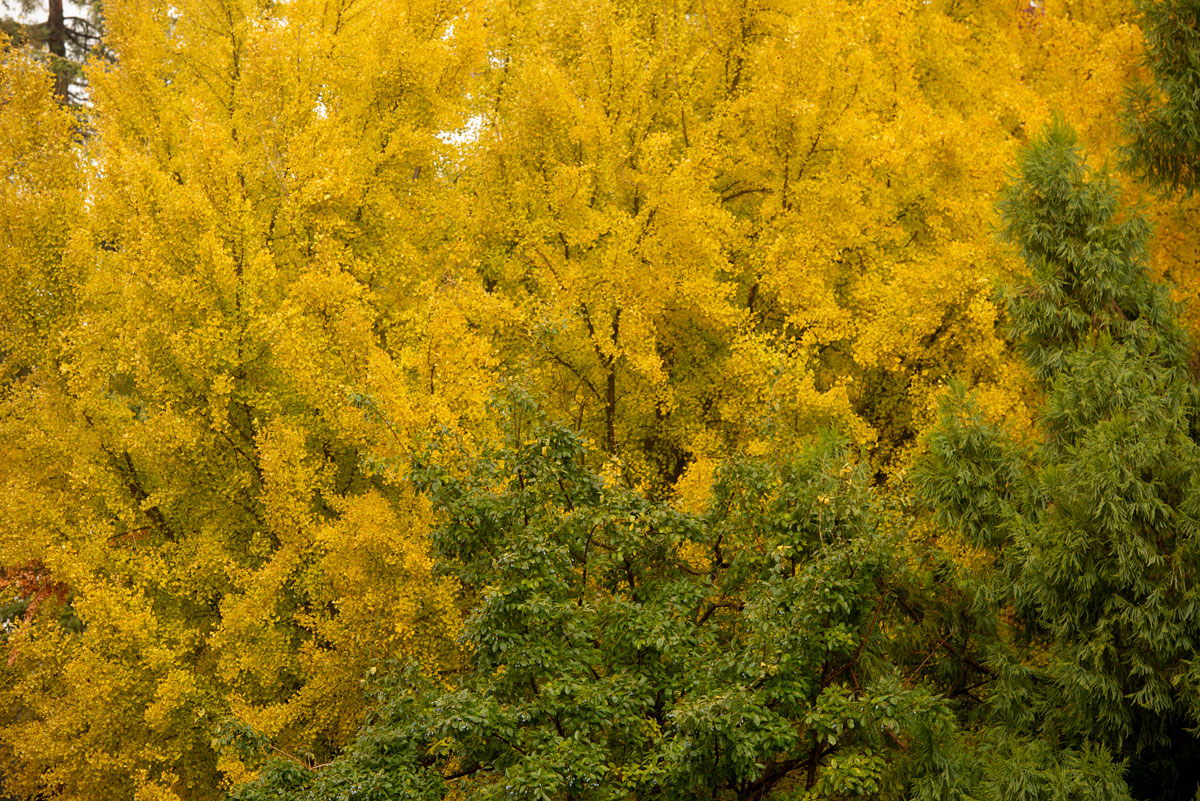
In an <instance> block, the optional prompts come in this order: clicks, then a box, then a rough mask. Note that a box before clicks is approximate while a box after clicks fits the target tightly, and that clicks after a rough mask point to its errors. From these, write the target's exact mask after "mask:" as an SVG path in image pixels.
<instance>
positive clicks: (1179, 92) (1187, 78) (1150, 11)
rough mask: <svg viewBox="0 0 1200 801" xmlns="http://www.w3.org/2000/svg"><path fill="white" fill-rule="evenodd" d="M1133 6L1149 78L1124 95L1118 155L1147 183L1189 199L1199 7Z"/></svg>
mask: <svg viewBox="0 0 1200 801" xmlns="http://www.w3.org/2000/svg"><path fill="white" fill-rule="evenodd" d="M1139 5H1140V7H1141V24H1142V30H1143V31H1144V33H1145V39H1146V54H1145V66H1146V68H1147V69H1148V71H1149V73H1150V74H1149V79H1148V80H1144V81H1138V82H1135V83H1134V84H1133V85H1132V86H1131V87H1130V88H1129V91H1128V92H1127V94H1126V98H1125V115H1124V127H1125V135H1126V137H1127V139H1128V144H1127V146H1126V148H1125V153H1124V155H1125V158H1126V161H1127V163H1128V164H1129V166H1130V167H1132V168H1133V169H1134V171H1136V172H1137V173H1139V174H1140V175H1141V176H1142V177H1144V178H1145V179H1146V180H1147V181H1148V182H1149V183H1150V184H1151V185H1153V186H1155V187H1157V188H1159V189H1163V190H1166V191H1175V190H1182V191H1184V192H1186V193H1187V194H1189V195H1190V194H1191V193H1192V192H1194V191H1195V190H1196V188H1197V186H1200V107H1197V104H1196V97H1197V94H1198V93H1200V3H1198V2H1196V0H1142V2H1141V3H1140V4H1139Z"/></svg>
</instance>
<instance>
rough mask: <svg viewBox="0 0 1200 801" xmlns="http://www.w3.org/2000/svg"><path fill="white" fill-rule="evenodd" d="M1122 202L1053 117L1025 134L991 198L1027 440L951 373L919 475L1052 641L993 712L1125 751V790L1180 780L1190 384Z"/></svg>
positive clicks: (1186, 647) (1196, 565)
mask: <svg viewBox="0 0 1200 801" xmlns="http://www.w3.org/2000/svg"><path fill="white" fill-rule="evenodd" d="M1116 204H1117V199H1116V190H1115V187H1114V185H1113V183H1112V182H1111V180H1109V179H1108V178H1107V177H1106V176H1104V175H1103V174H1094V173H1091V172H1089V171H1088V169H1087V168H1086V167H1085V165H1084V158H1083V155H1082V154H1081V152H1080V150H1079V148H1078V147H1077V146H1076V144H1075V142H1074V139H1073V136H1072V135H1071V133H1070V131H1069V130H1067V129H1066V128H1065V127H1064V126H1062V125H1057V126H1053V127H1051V128H1050V129H1049V130H1048V131H1047V132H1045V133H1044V134H1043V135H1042V136H1041V137H1040V138H1039V139H1038V140H1037V141H1036V142H1035V143H1034V144H1033V146H1032V147H1031V148H1030V149H1029V151H1028V152H1027V153H1026V154H1025V156H1024V159H1023V162H1022V170H1021V176H1020V179H1019V182H1018V183H1017V184H1016V185H1015V186H1014V187H1012V189H1010V191H1009V192H1008V194H1007V196H1006V199H1005V201H1004V204H1003V207H1002V208H1003V213H1004V223H1005V233H1006V235H1007V236H1008V237H1009V238H1010V239H1011V240H1012V241H1014V242H1015V243H1017V245H1018V247H1019V248H1020V249H1021V252H1022V255H1023V256H1024V257H1025V258H1026V260H1027V264H1028V266H1029V270H1030V281H1029V283H1028V284H1026V285H1025V286H1024V287H1021V288H1020V289H1018V290H1015V291H1012V292H1009V293H1007V298H1006V299H1007V305H1008V313H1009V316H1010V318H1011V321H1012V328H1013V331H1014V332H1015V335H1016V338H1017V347H1018V348H1019V349H1020V350H1021V352H1022V353H1023V354H1024V355H1025V356H1026V359H1027V360H1028V362H1029V365H1030V367H1031V369H1033V370H1034V372H1035V373H1036V374H1037V375H1038V377H1039V378H1041V379H1042V380H1043V382H1044V385H1045V389H1046V393H1047V395H1046V403H1045V408H1044V411H1043V413H1042V416H1041V420H1040V426H1039V434H1040V441H1039V442H1038V443H1037V444H1036V445H1035V446H1033V447H1030V448H1024V447H1022V446H1021V445H1019V444H1018V443H1017V442H1016V441H1015V440H1014V439H1012V438H1010V437H1008V436H1007V435H1006V433H1005V431H1004V430H1003V429H1001V428H999V427H997V426H994V425H989V424H988V423H987V422H986V421H985V420H984V419H983V416H982V415H981V413H980V411H979V409H978V408H977V406H976V405H975V404H974V403H973V401H972V400H971V399H970V398H969V397H968V396H966V395H965V394H964V393H962V392H959V393H956V394H954V395H952V397H951V399H950V401H949V402H948V403H947V404H946V407H945V409H944V416H943V422H942V424H941V427H940V428H939V429H938V431H937V433H936V434H935V435H934V436H933V437H932V438H931V441H930V445H931V456H930V459H929V460H928V462H927V463H926V465H925V467H924V471H923V474H922V476H921V478H920V482H919V483H920V484H921V486H922V489H923V492H924V495H925V497H926V500H927V502H928V504H929V505H930V506H931V507H932V508H933V509H935V510H936V511H937V514H938V516H939V517H940V518H941V519H942V521H943V522H945V523H949V524H951V525H954V526H956V527H958V528H959V529H960V530H961V531H963V532H964V533H965V534H967V535H968V536H970V537H971V538H972V539H973V541H974V543H975V544H977V545H978V546H980V547H983V548H986V549H988V550H989V551H990V552H991V553H993V554H994V555H995V558H996V570H995V571H994V579H995V586H996V588H997V597H998V598H1000V599H1001V600H1000V603H1001V604H1002V605H1004V604H1009V603H1011V604H1012V606H1013V607H1014V609H1015V611H1016V613H1017V618H1018V621H1019V623H1020V634H1021V635H1023V637H1024V638H1026V639H1027V640H1029V641H1031V642H1033V643H1034V644H1035V645H1037V644H1041V645H1042V646H1044V647H1045V648H1046V649H1047V650H1046V651H1045V652H1044V653H1043V654H1042V655H1043V656H1044V657H1045V658H1044V659H1043V660H1041V661H1042V664H1038V660H1037V659H1033V660H1032V661H1028V662H1027V663H1026V664H1025V665H1023V666H1019V667H1018V666H1015V665H1014V666H1012V669H1011V670H1009V671H1006V672H1005V674H1004V678H1003V680H1002V681H1001V682H1000V686H999V687H998V688H997V690H996V694H995V697H994V699H993V700H994V707H995V709H996V710H997V712H999V713H1000V715H1001V718H1003V719H1004V720H1006V722H1007V723H1008V724H1009V725H1012V726H1014V727H1016V729H1018V730H1025V731H1030V732H1035V731H1036V732H1041V733H1042V735H1043V736H1045V737H1047V738H1048V739H1049V740H1050V741H1051V742H1056V743H1086V742H1098V743H1103V744H1106V745H1107V746H1108V747H1110V748H1112V749H1113V751H1114V753H1115V754H1117V755H1119V756H1120V757H1121V758H1123V759H1127V760H1128V761H1129V765H1130V773H1129V779H1130V783H1131V786H1132V788H1133V790H1134V793H1135V795H1136V796H1137V797H1147V798H1164V799H1168V798H1175V799H1190V798H1192V797H1193V795H1194V794H1195V792H1196V790H1197V778H1198V774H1197V772H1196V771H1197V767H1196V766H1197V765H1198V764H1200V747H1198V746H1200V743H1198V741H1197V740H1196V739H1195V736H1194V734H1192V733H1191V732H1190V731H1189V730H1190V729H1192V728H1193V727H1194V726H1195V725H1196V723H1197V721H1198V720H1200V719H1198V718H1197V716H1196V713H1197V711H1198V710H1197V705H1196V703H1195V701H1194V693H1193V690H1192V688H1193V687H1194V686H1195V684H1194V681H1195V668H1194V667H1193V658H1194V654H1195V649H1196V645H1197V643H1198V642H1200V615H1198V614H1197V613H1198V612H1200V606H1198V603H1200V553H1198V552H1197V548H1198V546H1200V494H1198V490H1200V449H1198V447H1197V441H1196V431H1197V428H1196V420H1197V407H1196V398H1197V393H1196V388H1195V384H1194V383H1193V380H1192V377H1191V375H1190V374H1189V371H1188V369H1187V364H1188V361H1187V355H1188V353H1189V352H1190V346H1189V345H1188V344H1187V343H1186V342H1185V340H1184V338H1183V336H1182V335H1181V333H1180V330H1179V327H1178V325H1177V324H1176V323H1175V320H1174V317H1173V309H1172V308H1171V305H1170V304H1169V303H1168V302H1167V300H1166V295H1165V291H1164V290H1163V288H1161V287H1158V286H1155V285H1154V284H1153V283H1152V282H1151V281H1150V279H1149V278H1148V276H1147V275H1146V273H1145V268H1144V261H1143V260H1144V255H1143V254H1144V252H1145V240H1146V235H1147V228H1146V226H1145V224H1144V223H1143V222H1142V221H1140V220H1139V219H1138V218H1137V217H1136V216H1135V217H1133V218H1131V219H1129V220H1127V221H1124V222H1120V223H1115V222H1114V221H1113V219H1114V211H1115V208H1116ZM1037 653H1038V651H1037V650H1036V649H1035V650H1034V651H1033V652H1031V654H1030V655H1034V654H1037ZM1027 656H1029V655H1027Z"/></svg>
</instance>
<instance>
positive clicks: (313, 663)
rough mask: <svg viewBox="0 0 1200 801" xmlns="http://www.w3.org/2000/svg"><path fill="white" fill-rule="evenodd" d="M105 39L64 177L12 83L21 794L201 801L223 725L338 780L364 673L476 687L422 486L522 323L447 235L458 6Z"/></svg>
mask: <svg viewBox="0 0 1200 801" xmlns="http://www.w3.org/2000/svg"><path fill="white" fill-rule="evenodd" d="M105 11H106V23H107V26H108V32H109V37H110V38H109V44H110V46H111V47H112V48H113V50H114V52H115V53H116V56H117V59H116V64H115V66H113V67H104V66H97V67H95V68H93V70H92V73H91V75H90V86H91V91H92V93H93V101H94V106H93V108H92V109H91V111H90V125H91V127H92V129H93V133H92V135H91V137H90V138H89V139H88V141H87V142H86V143H85V144H82V145H80V146H79V148H78V149H74V148H73V146H72V138H71V133H70V131H71V126H70V121H69V120H67V119H66V118H65V117H63V116H62V113H61V112H59V111H57V110H55V109H54V108H53V106H52V104H51V101H50V100H49V83H48V81H47V79H46V78H45V77H44V76H41V75H38V74H36V73H35V71H34V70H33V69H32V68H31V67H30V66H29V65H28V64H26V63H25V62H22V61H19V60H14V59H9V60H8V61H6V65H5V78H4V80H5V83H4V86H3V91H4V101H3V106H0V108H2V111H0V113H3V114H4V115H5V116H4V126H3V131H4V133H3V137H4V140H3V147H4V151H3V152H2V153H0V158H3V159H4V166H5V168H6V169H7V170H8V173H9V175H10V177H11V179H10V180H9V181H8V182H7V183H6V184H5V185H4V187H3V189H0V193H3V194H0V202H2V203H3V204H4V210H5V212H6V214H5V222H4V223H3V226H4V227H3V231H2V232H0V233H2V234H3V236H4V237H5V238H6V244H9V245H11V246H10V247H8V248H6V249H5V255H4V257H3V258H4V262H3V265H4V266H3V269H4V271H5V277H6V278H9V277H12V279H13V280H8V281H6V282H5V285H4V287H3V289H2V290H0V291H3V293H4V297H3V303H0V307H2V308H3V309H4V310H5V311H4V312H3V314H4V318H3V321H2V322H3V325H4V329H3V332H4V333H3V337H4V340H3V347H4V349H5V351H6V354H7V358H6V362H5V364H6V371H7V373H6V379H5V381H6V383H5V389H4V397H3V409H2V411H0V475H2V476H4V478H3V483H2V484H0V508H2V509H3V514H0V564H2V565H3V566H4V567H5V568H6V569H8V571H9V576H10V581H9V586H10V588H11V589H13V592H14V593H15V594H16V595H17V596H18V600H19V601H20V602H21V603H20V604H19V605H23V606H24V607H25V608H24V609H23V610H21V609H18V610H17V614H16V616H15V617H14V618H12V620H11V623H12V625H13V631H12V632H10V633H9V634H8V635H7V652H6V654H5V657H6V660H7V663H8V667H7V668H6V673H5V675H6V681H5V685H4V692H5V699H4V702H3V705H4V709H5V710H6V716H5V720H4V722H3V726H2V727H0V743H2V744H3V748H4V750H5V752H6V771H5V790H6V792H10V793H20V794H25V795H29V796H34V795H38V796H40V797H54V798H64V799H66V798H78V799H85V798H86V799H92V798H98V797H109V798H129V797H134V796H136V797H139V798H211V797H215V796H217V795H219V794H220V792H221V786H222V781H223V778H224V779H228V780H240V779H242V778H244V776H243V775H242V769H241V768H240V766H239V763H238V762H237V760H236V756H235V755H234V754H232V753H224V752H222V751H220V749H214V747H213V745H212V741H213V738H214V731H215V730H216V729H215V728H214V727H215V726H216V724H217V723H218V721H220V720H221V719H223V718H226V717H233V718H236V719H238V720H240V721H241V722H243V723H245V724H248V725H250V726H252V727H254V728H256V729H258V730H259V731H260V732H262V733H263V734H265V735H267V736H268V737H270V738H271V739H272V742H273V743H274V744H275V746H276V747H277V748H279V749H281V750H283V751H286V752H288V753H291V754H293V755H295V756H296V758H297V759H301V760H303V759H320V758H322V757H323V755H327V754H329V753H331V752H332V751H333V750H334V749H335V748H337V747H338V745H339V744H340V743H341V742H342V740H343V739H344V737H345V736H346V734H347V732H349V731H350V730H352V728H353V725H354V724H355V722H356V720H357V716H358V714H359V711H360V708H361V701H360V695H361V687H360V682H361V680H362V679H363V677H364V676H365V675H367V673H368V672H369V671H371V670H373V669H375V668H376V667H377V666H380V665H382V664H384V663H386V661H387V660H389V659H394V658H401V659H416V660H419V661H421V662H422V663H423V664H424V665H425V666H426V668H427V669H429V670H431V671H432V670H437V669H439V668H440V667H445V666H447V665H451V664H453V662H454V660H455V659H457V650H456V645H455V643H454V640H453V635H454V632H455V630H456V626H457V607H456V602H455V595H454V587H453V586H452V585H451V584H450V583H448V582H447V581H444V580H442V579H439V578H438V577H437V576H436V575H434V574H433V572H432V566H431V564H430V560H429V559H428V557H427V556H426V552H425V546H424V532H425V529H426V526H427V525H428V520H427V518H428V510H427V509H426V506H425V504H424V502H423V501H422V500H421V499H420V498H419V497H417V496H416V495H414V493H413V492H412V491H411V490H410V489H409V488H408V486H407V484H406V483H405V481H404V480H403V464H404V459H405V458H406V455H407V453H408V451H409V449H410V447H411V443H412V442H413V440H414V437H415V436H416V433H417V432H419V431H421V430H424V429H426V428H428V427H430V426H433V425H438V426H444V427H446V428H448V429H449V430H451V431H456V430H462V431H474V430H475V429H476V423H477V421H478V420H479V418H480V416H481V415H482V413H483V404H484V402H485V400H486V398H487V396H488V391H489V386H490V382H491V380H492V379H491V365H492V357H491V355H490V347H489V343H488V337H489V331H488V326H490V325H492V324H493V323H492V321H496V320H502V319H503V318H504V316H505V314H506V312H505V310H504V309H503V308H502V307H498V306H497V304H496V303H495V302H494V301H493V300H491V299H490V298H488V297H487V296H486V294H485V293H483V292H481V291H480V290H479V289H478V288H477V287H475V286H473V285H472V284H470V283H467V282H460V281H458V280H457V279H456V276H455V264H456V263H457V258H456V256H455V246H454V245H453V241H452V240H451V239H450V238H449V237H448V236H447V231H445V230H443V226H444V221H445V219H447V215H446V211H447V209H448V208H449V206H450V204H451V203H452V202H453V199H452V198H451V197H449V196H448V195H447V194H446V187H447V185H448V180H447V168H448V167H447V165H448V164H450V162H451V159H449V158H448V148H449V145H447V144H446V143H445V142H443V141H442V140H441V139H440V138H439V136H438V134H439V132H441V131H444V130H452V129H454V128H456V127H458V126H459V125H460V124H461V122H460V120H459V117H458V112H457V109H456V108H455V105H454V99H455V98H456V97H458V96H459V95H460V92H459V91H458V90H457V87H458V85H459V84H460V83H461V81H462V80H463V79H464V78H465V77H466V76H467V75H468V74H469V70H470V69H471V68H472V65H473V63H474V62H475V61H476V60H477V57H478V53H479V48H478V47H477V46H476V44H475V41H476V34H475V33H474V32H473V30H474V29H473V23H472V21H471V20H470V19H468V18H467V17H466V16H464V15H463V14H462V13H461V11H462V9H461V8H460V7H458V6H456V5H454V4H453V3H450V4H446V3H440V2H427V3H423V2H416V3H410V4H405V5H404V6H399V5H393V4H378V3H371V2H366V1H365V0H342V1H341V2H334V3H327V2H303V1H301V2H294V3H287V4H264V3H254V2H245V3H240V2H237V0H231V1H230V2H221V3H209V2H173V3H170V4H167V3H143V2H119V1H114V2H111V3H107V4H106V6H105ZM75 169H78V170H81V171H82V173H83V174H82V175H81V176H77V174H76V173H75V172H73V170H75ZM80 187H83V188H85V189H80ZM68 190H71V191H68ZM85 201H86V202H85ZM67 231H70V232H71V235H70V236H69V237H68V236H67V235H66V232H67ZM10 364H11V365H14V367H13V368H12V369H9V367H8V365H10ZM35 567H36V571H35V573H36V575H33V574H31V573H30V571H31V570H34V568H35ZM31 575H33V577H30V576H31ZM38 581H40V582H42V584H41V585H39V586H47V587H49V586H52V587H54V588H56V590H57V592H56V593H50V594H47V593H42V594H41V595H37V596H36V598H35V594H34V592H33V590H32V589H31V582H34V583H36V582H38ZM32 600H36V601H40V602H38V603H31V601H32Z"/></svg>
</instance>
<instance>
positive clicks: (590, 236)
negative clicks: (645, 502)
mask: <svg viewBox="0 0 1200 801" xmlns="http://www.w3.org/2000/svg"><path fill="white" fill-rule="evenodd" d="M852 8H853V12H852V13H850V12H849V11H848V8H847V6H846V4H845V3H842V2H833V1H832V0H818V2H804V3H795V2H788V1H787V0H771V1H770V2H767V1H766V0H764V1H762V2H749V3H747V2H705V3H699V2H697V3H688V2H683V3H677V4H673V5H670V6H663V5H662V4H652V3H636V2H635V3H599V4H597V3H594V2H589V3H576V2H556V3H537V2H530V3H516V2H513V3H508V2H495V3H492V4H490V5H488V6H487V13H488V33H489V36H488V40H487V48H488V56H489V58H488V64H489V66H490V69H489V70H488V71H487V72H486V73H485V74H484V77H483V78H482V79H481V80H480V81H478V82H476V83H475V84H474V85H473V87H472V90H471V101H472V105H473V108H474V111H475V114H476V117H475V118H474V121H473V123H474V124H473V126H472V127H471V128H470V129H469V130H468V131H467V134H468V135H467V136H465V137H464V138H466V139H467V140H468V144H467V147H466V148H465V149H466V151H467V154H466V156H465V159H464V161H465V165H466V166H465V167H464V181H463V183H464V184H465V185H466V186H467V191H468V192H469V195H468V197H469V201H466V202H464V203H463V208H464V209H466V211H467V215H468V216H469V218H470V221H469V223H468V224H467V229H468V230H470V231H472V232H473V234H474V236H475V237H476V239H475V241H474V242H473V262H474V265H475V268H476V269H477V271H478V274H479V277H480V281H481V282H482V283H483V285H484V286H485V287H487V288H489V289H491V290H493V291H495V292H496V293H497V294H500V295H502V296H504V297H505V298H507V299H509V300H510V301H511V303H512V306H513V307H514V308H515V309H516V310H517V313H518V314H519V317H517V318H516V321H517V323H518V324H517V325H516V326H515V327H513V328H511V329H506V331H507V332H508V333H507V334H506V336H505V338H503V339H502V340H501V348H502V353H503V356H504V363H505V366H506V369H508V370H509V371H511V373H512V374H514V375H519V376H521V379H522V380H525V381H528V382H531V383H532V384H534V385H535V386H537V387H538V388H539V389H540V390H541V392H542V393H543V394H545V395H547V396H549V397H550V398H552V400H551V405H552V407H553V408H554V410H555V412H556V413H557V414H559V415H561V416H562V417H563V418H565V419H569V420H572V421H574V422H576V423H577V424H579V425H581V426H582V427H583V428H584V429H585V430H587V431H588V432H589V433H591V435H592V436H593V438H594V439H595V440H596V441H598V442H600V443H602V444H603V445H604V447H605V449H606V450H607V451H608V452H609V453H612V454H618V455H620V456H621V457H622V458H623V459H624V460H625V461H626V462H627V463H630V464H632V466H633V467H634V468H635V470H634V472H635V474H637V475H640V476H642V477H645V478H649V479H651V480H652V481H663V482H665V483H670V481H672V480H673V479H675V478H677V477H678V476H679V475H680V473H681V471H682V470H683V469H684V468H685V467H686V465H687V464H689V463H690V461H692V460H694V459H696V458H704V457H719V456H720V455H722V454H723V453H726V452H728V450H729V449H730V448H732V449H735V450H737V449H751V450H770V449H778V448H785V447H788V443H790V442H792V441H794V440H795V438H797V437H806V436H809V435H811V433H812V431H813V430H814V429H815V428H816V427H817V426H819V425H829V424H835V425H838V426H839V427H841V428H843V429H844V430H847V431H848V432H849V433H850V434H851V435H852V436H853V438H854V439H856V440H857V441H859V442H862V443H867V444H870V445H871V446H872V447H873V448H874V451H875V455H876V457H877V458H878V459H879V460H881V461H882V462H885V463H891V464H892V465H893V466H896V467H898V466H901V465H903V464H904V463H905V462H906V460H907V458H908V454H909V451H910V450H911V449H912V448H913V447H915V443H916V434H917V432H918V431H920V430H922V428H923V427H924V426H925V425H927V423H928V421H929V419H930V413H931V410H932V400H933V398H934V397H935V396H936V395H937V393H938V392H940V388H941V386H942V385H943V382H944V380H945V379H946V378H947V377H949V376H951V375H960V376H965V377H967V378H968V379H969V380H970V381H971V383H973V384H977V385H979V386H980V388H981V390H982V391H983V393H984V395H985V396H986V397H988V398H990V399H991V403H992V404H993V405H994V407H995V409H996V410H997V411H1006V412H1013V413H1016V414H1018V416H1020V415H1022V414H1024V413H1025V412H1024V409H1025V401H1024V398H1025V390H1024V389H1023V388H1022V386H1023V384H1022V380H1021V370H1020V368H1019V367H1018V366H1017V365H1015V364H1014V363H1013V362H1012V361H1011V360H1009V359H1008V358H1007V357H1006V356H1005V353H1004V345H1003V341H1002V339H1001V337H1000V336H999V335H998V333H997V330H996V328H997V322H998V319H997V318H998V312H997V310H996V308H995V306H994V305H993V303H992V302H991V299H990V295H991V282H992V280H993V279H994V278H996V277H997V276H999V275H1001V274H1003V273H1005V272H1007V271H1009V270H1011V269H1013V268H1014V266H1015V265H1014V264H1013V263H1012V262H1011V261H1009V260H1008V258H1007V257H1006V256H1005V255H1004V253H1003V251H1002V250H1000V249H999V248H998V247H997V245H996V243H995V236H994V229H993V223H992V220H993V212H992V204H993V202H994V197H995V193H996V191H997V190H998V188H999V186H1000V184H1001V182H1002V180H1003V177H1004V175H1005V171H1006V169H1007V165H1008V164H1009V163H1010V161H1011V157H1012V154H1013V152H1014V150H1015V147H1016V146H1017V145H1018V144H1020V143H1022V142H1023V141H1024V140H1025V139H1026V132H1027V131H1031V130H1034V129H1036V128H1037V127H1038V126H1040V125H1041V124H1042V123H1043V122H1044V121H1045V120H1046V119H1048V118H1049V117H1050V115H1051V113H1052V111H1053V110H1055V109H1061V110H1062V112H1063V113H1065V114H1066V115H1067V116H1068V117H1069V118H1070V119H1072V120H1073V121H1085V120H1086V121H1087V124H1086V125H1082V126H1081V130H1082V132H1083V136H1084V138H1085V140H1086V141H1088V142H1089V144H1093V145H1094V146H1099V147H1100V148H1103V147H1104V146H1106V145H1107V144H1110V143H1111V142H1112V141H1114V139H1115V136H1116V106H1115V98H1116V96H1117V94H1118V93H1119V92H1120V90H1121V87H1122V85H1123V82H1124V80H1125V79H1126V78H1127V76H1128V75H1129V74H1130V73H1131V71H1132V70H1133V69H1134V67H1135V64H1136V59H1137V55H1138V50H1139V46H1138V37H1137V29H1136V27H1135V26H1134V25H1132V24H1131V23H1130V22H1129V20H1128V19H1127V17H1128V9H1125V8H1124V4H1122V3H1120V2H1113V3H1070V4H1060V3H1048V4H1045V5H1044V6H1040V5H1039V6H1036V7H1033V6H1030V5H1029V4H1028V3H1021V2H1016V1H1015V0H977V1H976V2H934V3H927V2H917V0H914V1H913V2H903V3H896V2H882V1H878V2H877V1H874V0H867V1H866V2H861V3H856V4H854V5H853V7H852Z"/></svg>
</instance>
